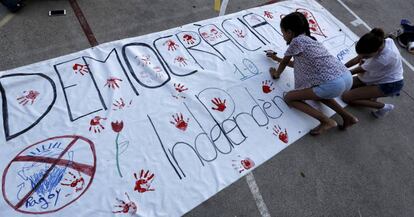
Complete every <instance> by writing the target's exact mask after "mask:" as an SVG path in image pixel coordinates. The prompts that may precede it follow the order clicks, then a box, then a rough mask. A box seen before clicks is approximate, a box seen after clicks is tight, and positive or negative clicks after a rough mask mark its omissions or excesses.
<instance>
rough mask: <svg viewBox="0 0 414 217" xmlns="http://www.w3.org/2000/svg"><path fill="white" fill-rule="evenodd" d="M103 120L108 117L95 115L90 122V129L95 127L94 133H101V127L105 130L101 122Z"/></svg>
mask: <svg viewBox="0 0 414 217" xmlns="http://www.w3.org/2000/svg"><path fill="white" fill-rule="evenodd" d="M101 120H106V118H101V117H100V116H95V117H94V118H92V119H91V121H90V122H89V124H90V126H89V131H91V130H92V129H93V132H94V133H97V132H98V133H100V132H101V129H102V130H104V129H105V127H104V126H103V125H102V124H101Z"/></svg>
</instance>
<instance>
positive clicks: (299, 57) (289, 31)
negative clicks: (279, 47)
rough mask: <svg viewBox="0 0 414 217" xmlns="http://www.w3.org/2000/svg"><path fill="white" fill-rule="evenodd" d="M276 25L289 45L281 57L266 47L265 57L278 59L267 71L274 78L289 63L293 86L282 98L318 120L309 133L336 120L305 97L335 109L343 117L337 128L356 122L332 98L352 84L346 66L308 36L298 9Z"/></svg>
mask: <svg viewBox="0 0 414 217" xmlns="http://www.w3.org/2000/svg"><path fill="white" fill-rule="evenodd" d="M280 28H281V30H282V34H283V39H285V41H286V43H287V44H288V45H289V47H288V48H287V50H286V52H285V56H284V57H283V58H279V57H277V56H276V52H274V51H271V50H269V51H266V53H267V56H268V57H270V58H272V59H273V60H275V61H277V62H279V63H280V64H279V67H278V68H277V69H275V68H273V67H272V68H270V70H269V71H270V74H271V76H272V77H273V78H274V79H278V78H279V77H280V75H281V74H282V72H283V70H284V69H285V68H286V66H290V67H293V69H294V70H293V71H294V77H295V89H294V90H292V91H289V92H288V93H287V94H286V95H285V97H284V100H285V102H286V103H287V104H288V105H289V106H291V107H294V108H296V109H298V110H300V111H302V112H304V113H306V114H308V115H310V116H311V117H313V118H315V119H317V120H319V121H320V125H319V126H317V127H316V128H314V129H312V130H311V131H310V134H311V135H319V134H321V133H323V132H324V131H326V130H328V129H331V128H333V127H336V126H337V123H336V121H334V120H333V119H330V118H329V117H327V116H326V115H324V114H323V113H322V112H321V111H319V110H317V109H315V108H313V107H312V106H310V105H308V104H307V103H306V102H305V100H316V101H320V102H322V103H324V104H325V105H327V106H329V107H330V108H332V109H333V110H335V111H336V112H337V113H338V114H339V115H340V116H341V117H342V119H343V124H342V125H341V129H345V128H347V127H349V126H351V125H353V124H355V123H357V122H358V119H357V118H356V117H354V116H353V115H352V114H351V113H349V112H347V111H345V110H344V109H343V108H342V107H341V106H340V105H339V104H338V103H337V102H336V101H335V97H338V96H341V95H342V93H343V92H344V91H347V90H349V89H350V88H351V86H352V75H351V73H350V72H349V70H348V69H347V68H346V67H345V66H344V65H343V64H342V63H341V62H340V61H339V60H338V59H337V58H335V57H334V56H332V55H331V54H330V53H329V52H328V50H327V49H326V48H325V47H324V46H323V45H322V44H321V43H319V42H318V41H316V38H314V37H313V36H311V33H310V29H309V23H308V20H307V19H306V17H305V16H304V15H303V14H302V13H299V12H293V13H291V14H288V15H286V16H285V17H283V18H282V20H281V22H280ZM292 57H293V59H294V60H293V61H291V59H292Z"/></svg>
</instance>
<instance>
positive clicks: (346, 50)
mask: <svg viewBox="0 0 414 217" xmlns="http://www.w3.org/2000/svg"><path fill="white" fill-rule="evenodd" d="M349 52H350V50H349V49H348V48H346V49H343V50H341V51H340V52H339V53H338V54H337V55H336V58H338V60H339V61H342V60H343V59H344V57H345V56H346V55H347V54H349Z"/></svg>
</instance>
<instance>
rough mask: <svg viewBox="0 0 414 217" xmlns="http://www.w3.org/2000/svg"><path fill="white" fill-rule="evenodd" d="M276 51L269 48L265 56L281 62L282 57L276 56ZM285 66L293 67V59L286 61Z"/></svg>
mask: <svg viewBox="0 0 414 217" xmlns="http://www.w3.org/2000/svg"><path fill="white" fill-rule="evenodd" d="M276 54H277V53H276V52H274V51H272V50H269V51H266V56H267V57H270V58H271V59H272V60H275V61H277V62H279V63H280V62H282V61H283V59H282V58H280V57H278V56H276ZM287 66H289V67H292V68H293V61H289V62H288V64H287Z"/></svg>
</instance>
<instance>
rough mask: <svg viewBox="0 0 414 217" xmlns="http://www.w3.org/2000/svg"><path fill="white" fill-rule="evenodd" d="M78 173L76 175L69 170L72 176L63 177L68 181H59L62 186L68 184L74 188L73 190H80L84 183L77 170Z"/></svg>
mask: <svg viewBox="0 0 414 217" xmlns="http://www.w3.org/2000/svg"><path fill="white" fill-rule="evenodd" d="M78 173H79V175H78V176H76V175H74V174H73V173H71V172H69V175H71V176H72V177H71V178H70V179H66V178H65V179H64V180H65V181H68V182H69V183H60V184H61V185H64V186H70V187H71V188H75V192H78V191H82V190H83V187H84V185H85V180H83V177H82V176H81V174H80V172H79V171H78ZM78 184H80V185H79V186H78Z"/></svg>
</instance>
